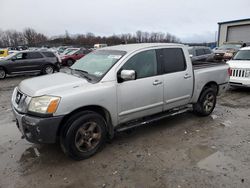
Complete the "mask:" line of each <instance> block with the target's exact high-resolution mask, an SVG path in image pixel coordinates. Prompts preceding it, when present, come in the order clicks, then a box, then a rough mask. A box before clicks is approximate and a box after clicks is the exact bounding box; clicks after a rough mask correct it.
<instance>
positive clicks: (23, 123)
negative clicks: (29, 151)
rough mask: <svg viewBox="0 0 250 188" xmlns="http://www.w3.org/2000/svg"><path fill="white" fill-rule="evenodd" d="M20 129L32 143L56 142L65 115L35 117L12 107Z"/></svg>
mask: <svg viewBox="0 0 250 188" xmlns="http://www.w3.org/2000/svg"><path fill="white" fill-rule="evenodd" d="M12 109H13V113H14V116H15V118H16V123H17V127H18V129H19V130H20V131H21V133H22V135H23V136H24V137H25V138H26V139H27V140H28V141H29V142H32V143H55V142H56V139H57V132H58V128H59V125H60V123H61V121H62V119H63V116H56V117H46V118H41V117H35V116H30V115H27V114H21V113H19V112H18V111H16V109H15V108H14V107H12Z"/></svg>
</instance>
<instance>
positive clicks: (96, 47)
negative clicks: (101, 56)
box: [94, 44, 108, 49]
mask: <svg viewBox="0 0 250 188" xmlns="http://www.w3.org/2000/svg"><path fill="white" fill-rule="evenodd" d="M107 46H108V45H107V44H95V45H94V49H98V48H104V47H107Z"/></svg>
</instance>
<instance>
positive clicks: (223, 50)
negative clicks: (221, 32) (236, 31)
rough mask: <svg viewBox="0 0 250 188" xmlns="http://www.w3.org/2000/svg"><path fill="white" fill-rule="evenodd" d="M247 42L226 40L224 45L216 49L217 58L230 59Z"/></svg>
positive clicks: (215, 57)
mask: <svg viewBox="0 0 250 188" xmlns="http://www.w3.org/2000/svg"><path fill="white" fill-rule="evenodd" d="M245 45H246V44H245V43H243V42H226V43H224V44H223V45H222V46H220V47H219V48H218V49H217V50H215V51H214V53H215V56H214V59H215V60H219V61H220V60H225V61H227V60H230V59H231V58H232V57H233V56H234V54H235V53H236V52H237V51H238V50H239V49H240V48H241V47H244V46H245Z"/></svg>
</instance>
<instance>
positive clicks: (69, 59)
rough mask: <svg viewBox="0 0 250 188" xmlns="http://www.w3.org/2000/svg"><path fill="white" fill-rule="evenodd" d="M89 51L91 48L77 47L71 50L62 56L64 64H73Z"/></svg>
mask: <svg viewBox="0 0 250 188" xmlns="http://www.w3.org/2000/svg"><path fill="white" fill-rule="evenodd" d="M88 53H89V50H87V49H85V48H77V49H75V50H72V51H69V52H68V53H66V54H64V55H63V56H61V61H62V62H61V63H62V65H68V66H71V65H73V64H74V63H75V62H76V61H77V60H78V59H81V58H82V57H83V56H85V55H86V54H88Z"/></svg>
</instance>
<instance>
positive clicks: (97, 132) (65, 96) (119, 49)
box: [12, 43, 230, 160]
mask: <svg viewBox="0 0 250 188" xmlns="http://www.w3.org/2000/svg"><path fill="white" fill-rule="evenodd" d="M229 72H230V71H229V66H228V65H227V64H225V63H211V62H209V63H203V64H202V63H199V64H197V65H195V66H193V65H192V62H191V60H190V57H189V53H188V49H187V47H186V46H184V45H181V44H165V43H160V44H156V43H154V44H129V45H118V46H113V47H105V48H101V49H98V50H95V51H93V52H92V53H90V54H88V55H86V56H84V57H83V58H81V59H80V60H78V61H77V62H76V63H75V64H74V65H73V66H71V67H70V69H69V70H68V71H66V72H65V73H62V72H60V73H56V74H52V75H46V76H41V77H37V78H31V79H27V80H24V81H22V82H21V83H20V84H19V86H18V87H16V88H15V90H14V92H13V96H12V108H13V111H14V115H15V117H16V119H17V126H18V128H19V130H20V131H21V132H22V134H23V137H24V138H26V139H27V140H28V141H30V142H36V143H37V142H38V143H55V142H57V141H59V142H60V145H61V147H62V150H63V151H64V152H65V153H66V154H67V155H68V156H69V157H71V158H73V159H76V160H81V159H86V158H88V157H90V156H92V155H93V154H95V153H96V152H97V151H99V150H100V149H101V148H102V146H103V145H104V143H105V141H106V140H107V139H111V138H112V137H113V135H114V133H115V132H119V131H124V130H127V129H130V128H133V127H137V126H141V125H145V124H148V123H151V122H153V121H156V120H159V119H162V118H165V117H168V116H170V115H174V114H178V113H182V112H184V111H186V110H188V109H190V107H189V106H191V107H193V111H194V112H195V113H196V114H198V115H200V116H207V115H209V114H210V113H212V111H213V109H214V107H215V105H216V96H217V95H218V94H220V93H222V92H224V91H225V90H226V89H227V87H228V82H229ZM190 104H191V105H190Z"/></svg>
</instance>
